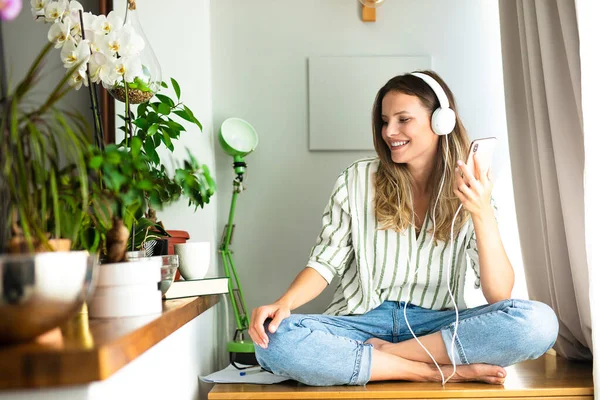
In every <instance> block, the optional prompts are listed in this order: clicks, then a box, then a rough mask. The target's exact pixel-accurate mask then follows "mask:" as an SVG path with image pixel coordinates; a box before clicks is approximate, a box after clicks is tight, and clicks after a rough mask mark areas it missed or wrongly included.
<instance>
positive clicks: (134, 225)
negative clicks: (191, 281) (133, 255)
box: [32, 0, 215, 261]
mask: <svg viewBox="0 0 600 400" xmlns="http://www.w3.org/2000/svg"><path fill="white" fill-rule="evenodd" d="M127 4H128V16H126V18H125V23H123V21H122V20H121V19H120V17H118V16H117V15H116V14H114V12H111V13H109V14H108V15H107V16H103V15H98V16H96V15H93V14H91V13H89V12H83V7H82V6H81V4H80V3H78V2H77V1H74V0H73V1H68V0H58V1H53V0H49V1H47V0H34V1H32V13H33V15H34V18H36V20H39V21H44V22H49V23H52V25H51V27H50V29H49V32H48V39H49V41H50V42H51V43H52V44H54V46H55V47H56V48H59V49H60V56H61V60H62V62H63V64H64V66H65V67H66V68H70V69H69V71H68V73H67V77H68V78H67V81H68V82H69V84H70V85H71V86H72V87H74V88H75V89H77V90H78V89H79V88H81V87H82V85H85V86H88V88H89V90H90V98H91V101H92V109H93V111H94V127H95V142H96V145H97V146H98V147H99V148H100V150H99V152H98V151H95V150H93V151H91V153H90V154H87V155H86V163H87V173H88V174H89V176H90V177H91V179H90V180H88V181H87V182H86V185H87V189H88V190H89V200H88V201H87V203H85V204H84V207H83V208H84V209H88V208H89V209H91V210H93V211H94V212H92V213H88V214H87V215H88V216H89V215H91V216H90V217H89V218H84V219H83V220H82V221H81V223H79V225H77V226H78V227H79V228H80V235H79V236H78V244H79V245H81V246H84V247H86V248H89V249H99V250H100V251H102V252H104V251H105V252H107V253H110V254H111V256H110V257H109V260H111V261H122V260H123V259H124V257H125V254H124V251H122V250H124V249H123V235H124V234H125V232H128V233H129V232H130V237H129V240H128V241H126V243H128V244H127V247H129V248H130V249H134V248H139V247H140V246H141V245H142V243H143V242H144V241H145V240H148V239H152V238H156V237H161V236H166V235H167V234H166V232H165V231H164V229H162V227H161V226H160V225H159V224H156V223H155V221H151V220H149V219H147V218H144V215H143V214H144V211H148V213H147V214H150V215H152V214H153V213H154V210H153V208H152V207H157V208H161V207H162V206H164V205H166V204H169V203H171V202H173V201H175V200H177V199H179V198H180V197H181V196H185V197H187V198H188V200H189V204H190V205H191V204H193V205H195V206H196V207H198V206H200V207H203V206H204V204H206V203H208V201H209V198H210V196H211V195H212V194H213V193H214V190H215V184H214V181H213V179H212V177H211V176H210V172H209V170H208V168H207V167H206V166H205V165H200V164H199V163H198V162H197V160H196V159H195V158H194V157H193V156H192V155H191V154H189V158H188V160H186V161H184V162H183V165H181V166H177V167H176V168H175V170H174V171H169V170H168V169H167V168H166V167H165V165H164V163H162V162H161V159H160V157H159V155H158V152H157V149H158V148H159V147H160V146H161V144H164V145H165V147H166V148H168V149H169V150H170V151H173V150H174V145H173V141H174V140H177V139H178V138H179V136H180V134H181V132H184V131H185V130H186V129H185V127H184V126H183V125H182V124H181V123H179V122H184V121H186V122H190V123H193V124H195V125H196V126H197V127H198V128H199V129H200V130H201V129H202V125H201V124H200V122H199V121H198V120H197V119H196V117H195V116H194V114H193V112H192V111H191V110H190V109H189V108H188V107H187V106H185V105H184V104H182V103H181V101H180V94H181V90H180V88H179V85H178V83H177V82H176V81H175V80H174V79H172V80H171V83H172V85H173V89H174V91H175V94H176V97H177V102H175V101H174V100H173V99H171V98H170V97H169V96H167V95H164V94H156V92H157V91H158V89H159V87H160V86H161V85H162V87H163V88H167V85H166V83H164V82H162V81H161V80H160V67H159V66H157V65H154V61H156V60H155V56H154V55H153V52H152V51H151V49H150V47H149V44H148V43H146V42H145V40H144V36H143V32H141V30H140V29H139V27H136V26H135V22H136V21H135V18H130V17H129V16H135V14H134V13H133V11H135V9H136V5H135V1H134V0H128V1H127ZM130 13H131V14H130ZM132 21H133V23H132ZM146 54H150V56H151V58H152V57H153V58H154V60H151V59H150V58H144V55H146ZM156 62H157V61H156ZM75 65H76V66H77V67H74V66H75ZM100 83H101V84H102V85H103V86H104V87H106V88H107V89H108V90H109V92H110V93H111V94H112V95H113V97H115V98H116V99H117V100H119V101H124V102H125V109H126V112H125V116H121V118H122V119H123V121H124V124H123V126H122V127H120V128H119V129H121V130H122V131H123V132H124V134H125V135H124V140H123V141H122V142H121V143H119V144H118V145H116V146H110V148H109V147H107V148H106V149H103V142H104V140H103V137H102V136H103V133H102V127H101V124H100V117H99V110H98V101H97V96H96V91H95V86H94V84H100ZM155 94H156V99H157V101H151V102H148V100H149V99H150V98H152V96H153V95H155ZM136 103H141V104H140V105H139V106H138V107H137V116H136V115H135V114H134V112H133V111H132V110H131V105H132V104H136ZM175 119H178V120H179V122H177V121H176V120H175ZM105 152H106V153H105ZM188 153H189V152H188ZM117 158H120V159H121V161H120V163H118V164H114V163H113V162H112V161H113V160H116V159H117ZM73 179H74V176H73V174H71V176H70V178H69V179H66V180H65V182H68V183H67V184H66V186H65V193H66V194H65V198H67V199H68V200H69V201H70V203H69V204H70V206H69V207H70V208H76V207H77V206H78V204H77V198H76V197H73V196H72V193H73V191H74V190H82V191H83V190H84V188H83V186H82V185H78V184H76V183H75V184H74V183H73ZM115 179H116V181H115ZM67 188H68V189H67ZM69 196H71V197H69ZM82 200H83V198H82ZM65 203H66V202H65ZM67 214H68V213H67ZM71 225H75V222H73V223H72V224H71ZM116 248H118V249H120V252H119V255H117V253H116V252H111V249H116Z"/></svg>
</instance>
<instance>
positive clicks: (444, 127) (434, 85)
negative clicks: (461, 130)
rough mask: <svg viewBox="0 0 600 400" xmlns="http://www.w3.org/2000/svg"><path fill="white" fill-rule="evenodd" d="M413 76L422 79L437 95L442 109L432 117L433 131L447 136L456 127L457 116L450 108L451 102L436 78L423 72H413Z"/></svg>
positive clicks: (436, 111) (437, 110)
mask: <svg viewBox="0 0 600 400" xmlns="http://www.w3.org/2000/svg"><path fill="white" fill-rule="evenodd" d="M411 75H413V76H416V77H417V78H421V79H422V80H423V81H424V82H425V83H426V84H427V85H429V87H430V88H431V89H433V92H434V93H435V95H436V97H437V98H438V101H439V102H440V108H438V109H436V110H435V111H434V112H433V114H432V115H431V129H432V130H433V132H435V133H436V134H438V135H447V134H449V133H450V132H452V130H453V129H454V126H455V125H456V114H455V113H454V111H453V110H452V109H451V108H450V102H449V101H448V97H447V96H446V92H444V89H443V88H442V86H441V85H440V84H439V83H438V81H436V80H435V79H434V78H432V77H431V76H429V75H427V74H423V73H421V72H413V73H411Z"/></svg>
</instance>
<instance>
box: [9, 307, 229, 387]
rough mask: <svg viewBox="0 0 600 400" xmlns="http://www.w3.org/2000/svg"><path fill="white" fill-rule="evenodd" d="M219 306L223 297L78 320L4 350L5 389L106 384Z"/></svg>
mask: <svg viewBox="0 0 600 400" xmlns="http://www.w3.org/2000/svg"><path fill="white" fill-rule="evenodd" d="M218 302H219V296H218V295H210V296H201V297H191V298H186V299H177V300H167V301H163V312H162V314H159V315H151V316H146V317H132V318H112V319H90V320H89V324H88V322H87V318H86V317H87V316H84V317H83V318H81V317H80V318H79V320H78V321H72V322H71V323H69V324H67V325H65V326H64V327H61V328H62V333H61V329H58V328H57V329H55V330H53V331H50V332H48V333H47V334H44V335H43V336H40V337H39V338H38V339H37V340H36V341H35V342H32V343H26V344H19V345H12V346H4V347H1V346H0V389H24V388H41V387H55V386H63V385H72V384H84V383H90V382H93V381H98V380H103V379H106V378H108V377H109V376H111V375H112V374H114V373H115V372H116V371H118V370H119V369H121V368H122V367H124V366H125V365H127V364H128V363H129V362H131V361H133V360H134V359H136V358H137V357H138V356H139V355H141V354H142V353H143V352H145V351H146V350H148V349H149V348H151V347H152V346H154V345H155V344H157V343H158V342H160V341H161V340H163V339H164V338H166V337H167V336H169V335H170V334H171V333H173V332H175V331H176V330H177V329H179V328H180V327H182V326H183V325H185V324H186V323H187V322H189V321H191V320H192V319H194V318H196V317H197V316H198V315H200V314H202V313H203V312H204V311H206V310H208V309H209V308H210V307H212V306H213V305H215V304H217V303H218Z"/></svg>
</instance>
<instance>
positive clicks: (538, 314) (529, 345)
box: [513, 300, 558, 359]
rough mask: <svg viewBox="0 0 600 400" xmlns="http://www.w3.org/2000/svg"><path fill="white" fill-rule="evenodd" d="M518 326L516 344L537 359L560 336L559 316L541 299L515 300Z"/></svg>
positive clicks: (531, 357) (529, 355)
mask: <svg viewBox="0 0 600 400" xmlns="http://www.w3.org/2000/svg"><path fill="white" fill-rule="evenodd" d="M513 307H514V308H515V309H516V310H515V311H516V314H517V315H516V316H518V318H517V321H518V322H519V323H518V326H517V327H515V336H516V337H515V338H514V339H515V342H514V343H515V345H516V346H517V347H518V348H519V349H521V350H522V352H524V353H526V354H527V355H528V357H527V358H529V359H535V358H538V357H540V356H542V355H543V354H544V353H545V352H547V351H548V350H549V349H551V348H552V346H554V343H555V342H556V338H557V337H558V318H557V317H556V314H555V313H554V310H552V308H550V307H549V306H548V305H546V304H544V303H541V302H539V301H528V300H514V305H513Z"/></svg>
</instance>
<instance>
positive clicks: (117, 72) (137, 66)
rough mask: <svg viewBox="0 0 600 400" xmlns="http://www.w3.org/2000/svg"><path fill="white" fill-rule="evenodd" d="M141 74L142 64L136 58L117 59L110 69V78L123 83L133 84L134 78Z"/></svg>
mask: <svg viewBox="0 0 600 400" xmlns="http://www.w3.org/2000/svg"><path fill="white" fill-rule="evenodd" d="M141 74H142V62H141V61H140V59H139V58H137V57H121V58H118V59H117V60H116V61H115V62H114V63H113V67H112V75H113V76H112V77H113V78H115V81H117V80H123V78H125V82H133V80H134V79H135V77H136V76H139V75H141Z"/></svg>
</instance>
